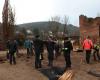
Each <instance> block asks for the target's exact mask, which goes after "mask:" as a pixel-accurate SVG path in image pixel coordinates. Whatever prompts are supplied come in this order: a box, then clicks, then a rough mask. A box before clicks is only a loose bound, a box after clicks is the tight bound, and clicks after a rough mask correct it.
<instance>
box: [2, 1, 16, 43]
mask: <svg viewBox="0 0 100 80" xmlns="http://www.w3.org/2000/svg"><path fill="white" fill-rule="evenodd" d="M2 27H3V39H4V44H5V43H6V41H7V40H8V39H9V38H13V37H14V29H15V13H14V12H13V10H12V8H11V5H10V4H9V0H5V3H4V7H3V11H2Z"/></svg>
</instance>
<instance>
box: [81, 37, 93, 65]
mask: <svg viewBox="0 0 100 80" xmlns="http://www.w3.org/2000/svg"><path fill="white" fill-rule="evenodd" d="M92 49H93V42H92V40H91V39H90V36H87V38H86V39H85V40H84V41H83V50H85V52H86V62H87V64H89V63H90V56H91V50H92Z"/></svg>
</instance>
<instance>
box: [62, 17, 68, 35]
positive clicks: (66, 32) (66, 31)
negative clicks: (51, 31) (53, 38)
mask: <svg viewBox="0 0 100 80" xmlns="http://www.w3.org/2000/svg"><path fill="white" fill-rule="evenodd" d="M68 24H69V18H68V17H67V16H64V30H63V32H64V35H67V36H68V29H67V26H68Z"/></svg>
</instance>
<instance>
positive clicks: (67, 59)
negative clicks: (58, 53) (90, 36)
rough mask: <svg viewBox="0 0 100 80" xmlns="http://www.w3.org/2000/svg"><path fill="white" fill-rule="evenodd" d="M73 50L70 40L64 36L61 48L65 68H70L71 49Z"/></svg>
mask: <svg viewBox="0 0 100 80" xmlns="http://www.w3.org/2000/svg"><path fill="white" fill-rule="evenodd" d="M72 50H73V46H72V43H71V41H70V40H69V37H65V38H64V48H63V52H64V58H65V62H66V69H70V68H71V56H70V54H71V51H72Z"/></svg>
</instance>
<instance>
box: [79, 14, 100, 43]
mask: <svg viewBox="0 0 100 80" xmlns="http://www.w3.org/2000/svg"><path fill="white" fill-rule="evenodd" d="M79 26H80V35H81V38H85V37H86V36H88V35H89V36H90V37H91V38H92V39H93V41H94V42H95V41H97V40H99V37H100V17H96V18H88V17H86V16H84V15H80V16H79Z"/></svg>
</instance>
